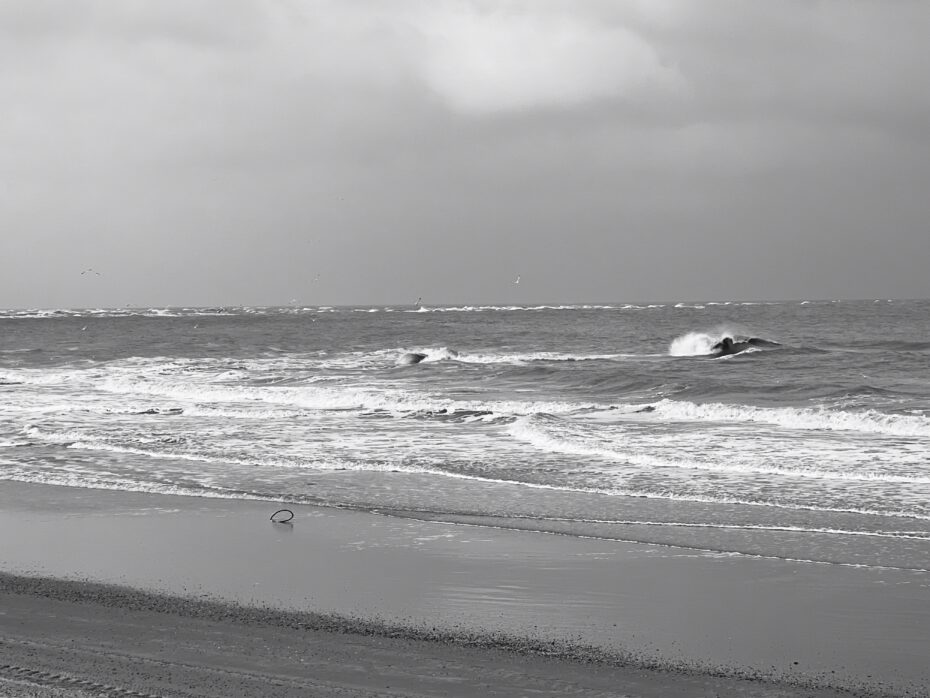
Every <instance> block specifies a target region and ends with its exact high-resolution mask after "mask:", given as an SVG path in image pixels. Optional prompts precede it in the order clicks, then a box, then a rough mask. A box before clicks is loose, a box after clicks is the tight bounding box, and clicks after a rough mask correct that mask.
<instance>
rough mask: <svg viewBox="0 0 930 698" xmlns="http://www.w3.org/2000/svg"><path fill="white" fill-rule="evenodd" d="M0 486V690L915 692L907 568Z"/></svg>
mask: <svg viewBox="0 0 930 698" xmlns="http://www.w3.org/2000/svg"><path fill="white" fill-rule="evenodd" d="M0 493H2V494H0V505H2V506H0V532H2V533H0V540H2V547H0V550H2V553H0V557H2V570H3V572H5V573H6V574H5V575H4V576H3V577H2V580H0V590H2V596H3V601H2V609H3V613H2V615H0V632H2V642H3V646H4V659H3V661H2V662H0V663H2V664H3V666H4V668H2V669H0V678H2V679H3V680H4V681H6V682H7V683H9V684H10V687H6V688H5V689H4V690H7V692H8V694H9V695H18V694H17V693H15V690H18V689H16V688H15V685H14V684H16V682H20V683H22V682H26V683H25V684H23V686H26V684H29V683H30V682H32V683H34V684H36V685H38V686H40V687H42V690H43V691H46V693H43V694H41V695H54V693H48V691H60V690H68V691H80V690H85V689H84V688H81V687H80V686H78V685H77V684H74V685H70V684H68V683H67V682H68V681H70V680H71V679H74V680H76V681H77V680H80V681H89V682H91V684H93V686H92V687H91V689H88V690H91V693H90V694H91V695H99V694H103V695H128V693H126V692H127V691H137V692H141V693H144V694H148V695H165V696H169V695H170V696H173V695H227V696H232V695H259V694H263V695H267V686H268V684H269V682H278V684H280V692H278V690H277V689H276V690H275V695H291V694H292V693H293V694H294V695H297V694H301V695H307V694H311V695H340V696H341V695H366V696H367V695H404V696H406V695H410V696H413V695H448V696H479V695H501V696H512V695H579V696H594V695H630V696H653V695H655V696H660V695H662V696H669V695H680V696H691V695H754V696H755V695H772V696H776V695H777V696H782V695H786V696H787V695H812V696H814V695H818V696H819V695H824V696H826V695H836V694H837V691H840V692H842V691H844V690H845V691H851V692H853V693H854V694H856V695H913V696H917V695H926V688H925V687H926V686H927V685H928V682H927V676H926V672H927V669H926V668H925V663H924V662H923V661H922V660H921V655H923V654H924V652H925V649H926V645H925V643H923V642H922V638H925V637H926V635H925V633H926V630H925V628H926V627H927V626H926V620H927V619H926V613H927V611H926V608H927V607H926V604H923V605H921V599H922V598H923V599H925V597H926V593H927V589H926V582H925V580H923V581H921V580H922V577H919V576H918V575H915V574H914V573H903V572H901V571H893V570H889V571H886V572H884V573H882V574H878V573H877V572H875V571H874V570H872V571H868V572H867V571H864V570H861V569H857V568H855V567H844V566H836V565H810V564H803V565H802V564H796V565H792V564H790V563H786V562H784V561H778V562H776V561H772V560H766V559H761V558H760V559H753V558H747V557H738V558H721V557H720V556H708V555H700V554H697V553H694V552H691V551H685V550H678V549H674V548H670V547H663V546H648V545H642V544H627V543H622V542H618V541H605V540H584V539H581V540H579V539H577V538H569V537H564V536H554V535H550V534H541V533H531V532H523V531H504V530H495V529H488V528H477V527H472V526H462V525H450V524H440V523H435V522H423V521H412V520H408V519H398V518H395V517H390V516H381V515H376V514H371V513H365V512H357V511H351V510H339V509H328V508H319V507H310V506H300V507H297V506H292V507H291V508H292V509H293V510H294V512H295V518H294V521H293V523H292V524H291V525H280V524H274V523H272V522H271V521H269V520H268V517H269V515H270V514H271V512H273V511H274V510H275V509H276V508H277V506H276V504H275V503H273V502H256V501H236V500H222V499H213V500H211V499H198V498H190V497H171V496H164V495H151V494H133V493H126V492H108V491H103V490H85V489H80V490H75V489H72V488H61V487H51V486H41V485H24V484H19V483H11V482H7V483H3V485H2V487H0ZM25 502H28V507H27V506H26V505H25V504H23V505H20V504H18V503H25ZM29 672H36V673H32V674H30V673H29ZM30 677H32V678H30ZM218 677H219V678H218ZM16 685H19V684H16ZM88 685H90V684H88ZM101 687H103V688H101ZM27 688H28V687H27ZM27 688H23V690H27ZM33 688H34V687H33ZM33 688H29V689H28V690H33ZM94 691H96V693H94ZM288 691H291V693H289V692H288ZM72 694H73V695H82V694H80V693H71V694H68V695H72ZM24 695H26V694H24ZM35 695H40V694H35Z"/></svg>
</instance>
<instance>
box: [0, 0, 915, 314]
mask: <svg viewBox="0 0 930 698" xmlns="http://www.w3.org/2000/svg"><path fill="white" fill-rule="evenodd" d="M928 26H930V3H923V2H907V1H905V0H901V1H899V2H886V1H883V0H882V1H879V0H876V1H874V2H868V1H866V0H836V1H830V0H819V1H818V0H803V1H802V0H794V1H792V0H785V1H783V2H768V1H765V2H763V1H762V0H758V1H755V2H750V1H746V0H705V1H701V0H639V1H635V0H629V1H626V2H624V1H622V0H512V1H510V0H496V1H494V2H491V1H489V0H488V1H485V0H419V1H413V0H410V1H407V0H158V1H157V2H153V1H150V0H120V1H119V2H113V1H112V0H68V2H62V1H60V0H0V263H2V267H0V268H2V273H0V307H8V308H33V307H35V308H40V307H122V306H125V305H138V306H167V305H182V306H203V305H207V306H214V305H288V304H295V303H297V304H303V305H321V304H325V305H336V304H362V305H363V304H402V303H413V302H415V301H416V299H417V298H419V297H422V298H423V302H424V303H428V304H440V303H532V302H566V303H569V302H608V301H630V302H635V301H645V300H733V299H747V300H748V299H794V298H810V299H815V298H829V299H833V298H925V297H930V273H928V262H930V189H928V182H930V89H928V88H930V70H928V68H927V66H930V42H928V41H927V40H926V27H928ZM88 269H92V270H94V272H93V273H84V274H82V273H81V272H82V271H85V272H86V270H88ZM517 276H519V277H520V283H519V284H516V283H514V281H515V280H516V278H517Z"/></svg>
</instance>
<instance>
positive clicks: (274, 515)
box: [271, 509, 294, 523]
mask: <svg viewBox="0 0 930 698" xmlns="http://www.w3.org/2000/svg"><path fill="white" fill-rule="evenodd" d="M285 512H286V513H288V514H290V515H291V516H290V518H287V519H281V520H280V521H278V520H277V519H276V518H275V517H276V516H277V515H278V514H283V513H285ZM293 518H294V512H293V511H291V510H290V509H278V510H277V511H276V512H275V513H274V514H272V515H271V520H272V521H274V522H275V523H287V522H288V521H290V520H291V519H293Z"/></svg>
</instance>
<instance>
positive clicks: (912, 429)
mask: <svg viewBox="0 0 930 698" xmlns="http://www.w3.org/2000/svg"><path fill="white" fill-rule="evenodd" d="M651 407H652V408H653V409H652V410H650V411H649V414H650V415H652V416H655V417H662V418H665V419H669V420H674V421H701V422H736V423H740V422H742V423H759V424H771V425H774V426H780V427H784V428H787V429H798V430H827V431H857V432H863V433H868V434H883V435H888V436H907V437H928V436H930V418H928V417H926V416H922V415H900V414H886V413H884V412H878V411H876V410H863V411H860V412H846V411H841V410H829V409H826V408H822V407H752V406H749V405H727V404H723V403H713V402H711V403H704V404H698V403H694V402H686V401H678V400H668V399H665V400H660V401H659V402H657V403H655V404H653V405H651Z"/></svg>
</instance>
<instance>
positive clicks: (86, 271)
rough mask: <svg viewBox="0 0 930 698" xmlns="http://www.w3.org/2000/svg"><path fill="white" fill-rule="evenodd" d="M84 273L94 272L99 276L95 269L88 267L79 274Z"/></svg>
mask: <svg viewBox="0 0 930 698" xmlns="http://www.w3.org/2000/svg"><path fill="white" fill-rule="evenodd" d="M84 274H96V275H97V276H100V272H99V271H97V270H96V269H91V268H90V267H88V268H87V269H85V270H84V271H82V272H81V276H84Z"/></svg>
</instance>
